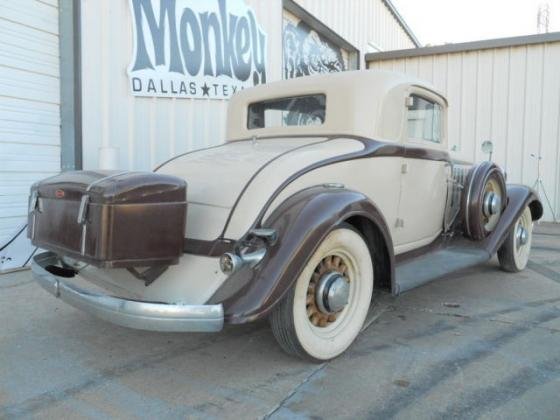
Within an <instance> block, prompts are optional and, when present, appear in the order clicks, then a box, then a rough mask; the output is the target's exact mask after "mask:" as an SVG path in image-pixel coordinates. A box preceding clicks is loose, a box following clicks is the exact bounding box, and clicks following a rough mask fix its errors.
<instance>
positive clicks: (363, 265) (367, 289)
mask: <svg viewBox="0 0 560 420" xmlns="http://www.w3.org/2000/svg"><path fill="white" fill-rule="evenodd" d="M333 276H334V277H333ZM332 278H337V279H338V281H339V285H342V286H341V287H342V288H343V289H344V290H345V291H346V294H345V295H344V296H346V299H343V300H344V301H347V303H346V304H340V305H339V306H338V308H339V309H338V310H334V309H332V308H330V307H329V305H331V304H333V305H334V304H335V303H337V301H336V299H335V298H331V296H334V292H333V295H331V294H330V293H328V291H331V290H337V289H336V287H335V288H334V289H333V288H332V287H331V286H325V285H333V284H334V282H332V283H331V282H330V281H329V279H332ZM344 282H345V283H344ZM338 290H340V289H338ZM322 292H324V293H322ZM372 293H373V265H372V260H371V255H370V252H369V248H368V246H367V244H366V242H365V240H364V239H363V237H362V235H360V234H359V233H358V232H357V231H356V230H355V229H354V228H352V227H351V226H350V225H346V224H344V225H341V226H340V227H338V228H335V229H334V230H333V231H331V232H330V233H329V234H328V235H327V237H326V238H325V239H324V240H323V242H322V243H321V244H320V245H319V247H318V248H317V250H316V251H315V253H314V254H313V255H312V256H311V258H310V259H309V261H308V263H307V264H306V266H305V268H304V269H303V271H302V273H301V274H300V276H299V277H298V279H297V280H296V283H295V284H294V286H293V287H292V288H291V289H290V290H289V291H288V293H287V295H286V296H285V297H284V298H283V299H282V301H281V302H280V303H279V304H278V305H277V306H276V308H275V309H274V311H273V312H272V314H271V316H270V323H271V326H272V332H273V334H274V337H275V338H276V340H277V341H278V343H279V344H280V347H282V349H283V350H284V351H285V352H286V353H288V354H291V355H294V356H298V357H300V358H302V359H307V360H311V361H313V362H323V361H326V360H330V359H333V358H335V357H337V356H339V355H340V354H342V353H343V352H344V351H345V350H346V349H347V348H348V347H349V346H350V345H351V344H352V342H353V341H354V340H355V338H356V337H357V335H358V334H359V332H360V330H361V329H362V326H363V324H364V321H365V319H366V316H367V313H368V310H369V306H370V303H371V297H372ZM319 296H322V299H321V298H320V297H319ZM327 296H328V297H327ZM338 296H340V295H338ZM331 299H332V300H331ZM340 308H341V309H340Z"/></svg>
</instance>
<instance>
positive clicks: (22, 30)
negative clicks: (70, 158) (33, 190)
mask: <svg viewBox="0 0 560 420" xmlns="http://www.w3.org/2000/svg"><path fill="white" fill-rule="evenodd" d="M58 12H59V10H58V2H57V1H56V0H42V1H36V0H33V1H31V0H30V1H4V2H1V4H0V34H1V35H0V39H1V40H2V42H0V56H1V57H2V59H1V62H2V68H1V75H2V76H1V78H0V272H1V271H2V270H8V269H12V268H17V267H19V266H21V265H23V264H25V262H26V261H27V260H28V259H29V255H30V253H31V251H32V249H33V248H31V246H30V243H29V242H28V240H27V239H26V237H25V230H24V227H25V224H26V220H27V199H28V196H29V187H30V186H31V184H33V183H34V182H35V181H38V180H40V179H43V178H46V177H48V176H51V175H54V174H56V173H58V172H60V93H59V92H60V80H59V79H60V76H59V74H60V68H59V67H60V66H59V55H60V54H59V46H58V44H59V33H58V32H59V30H58Z"/></svg>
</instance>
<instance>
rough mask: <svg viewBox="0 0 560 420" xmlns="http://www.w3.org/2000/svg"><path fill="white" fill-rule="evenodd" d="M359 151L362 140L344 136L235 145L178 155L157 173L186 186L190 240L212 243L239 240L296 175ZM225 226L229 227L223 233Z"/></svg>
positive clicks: (246, 141) (228, 144)
mask: <svg viewBox="0 0 560 420" xmlns="http://www.w3.org/2000/svg"><path fill="white" fill-rule="evenodd" d="M361 149H363V144H362V142H360V141H357V140H353V139H344V138H340V139H327V138H326V137H310V138H289V139H282V138H278V139H265V140H257V141H253V140H244V141H235V142H229V143H225V144H222V145H218V146H215V147H211V148H208V149H203V150H200V151H195V152H191V153H186V154H184V155H181V156H178V157H176V158H174V159H171V160H170V161H168V162H167V163H165V164H163V165H162V166H161V167H160V168H159V169H158V170H157V172H158V173H163V174H169V175H174V176H178V177H180V178H183V179H185V180H186V182H187V185H188V187H187V201H188V210H187V226H186V232H185V234H186V237H187V238H191V239H199V240H214V239H216V238H218V237H220V235H221V234H222V233H225V234H226V235H225V236H226V237H228V238H231V239H238V238H239V237H240V236H242V235H243V234H244V233H245V231H246V230H247V229H249V228H250V226H251V224H252V222H253V221H254V220H255V218H256V216H257V215H258V213H259V211H260V210H261V209H262V207H263V206H264V205H265V203H266V201H267V200H268V198H269V197H270V196H271V195H272V194H273V193H274V191H275V190H276V189H277V188H278V187H280V185H281V184H282V182H284V181H285V180H286V179H287V178H288V177H290V176H291V175H292V174H294V173H296V172H297V171H299V170H301V169H303V168H305V167H307V166H309V165H312V164H314V163H316V162H318V161H322V160H324V159H329V158H332V157H335V156H338V155H342V154H346V153H352V152H356V151H359V150H361ZM232 210H233V211H232ZM226 223H227V225H228V226H229V225H231V229H230V227H228V231H227V232H224V229H225V228H226Z"/></svg>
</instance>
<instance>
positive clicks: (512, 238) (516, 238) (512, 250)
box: [498, 207, 533, 273]
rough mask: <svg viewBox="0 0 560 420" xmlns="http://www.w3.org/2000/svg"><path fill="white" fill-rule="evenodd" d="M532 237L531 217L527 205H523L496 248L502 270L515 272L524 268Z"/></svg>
mask: <svg viewBox="0 0 560 420" xmlns="http://www.w3.org/2000/svg"><path fill="white" fill-rule="evenodd" d="M532 237H533V218H532V215H531V210H530V209H529V207H525V210H524V211H523V213H522V214H521V216H520V217H519V219H517V221H516V222H515V224H514V225H513V226H512V228H511V229H510V231H509V233H508V236H507V237H506V240H505V241H504V243H503V244H502V246H501V247H500V249H499V250H498V261H499V262H500V267H501V268H502V270H504V271H507V272H510V273H517V272H519V271H521V270H523V269H525V267H526V266H527V262H528V261H529V253H530V252H531V240H532Z"/></svg>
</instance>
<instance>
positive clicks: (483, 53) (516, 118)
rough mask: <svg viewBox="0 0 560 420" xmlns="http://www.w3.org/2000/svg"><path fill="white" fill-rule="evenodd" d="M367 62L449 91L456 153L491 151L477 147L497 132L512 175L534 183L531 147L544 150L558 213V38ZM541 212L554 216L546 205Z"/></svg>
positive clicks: (500, 159)
mask: <svg viewBox="0 0 560 420" xmlns="http://www.w3.org/2000/svg"><path fill="white" fill-rule="evenodd" d="M369 68H374V69H382V70H390V71H398V72H403V73H407V74H411V75H413V76H416V77H420V78H421V79H424V80H427V81H429V82H431V83H432V84H433V85H435V86H436V87H437V88H438V89H440V90H441V91H443V92H444V93H445V94H446V96H447V98H448V100H449V140H450V147H451V148H452V150H453V149H456V150H455V151H452V154H453V155H454V156H455V157H457V158H460V159H465V160H471V161H480V160H483V159H486V158H487V156H485V155H484V154H483V153H482V152H481V150H480V147H481V144H482V142H483V141H485V140H492V141H493V143H494V156H493V160H495V161H496V162H497V163H498V164H500V165H501V166H502V167H504V168H505V169H506V171H507V174H508V182H512V183H523V184H527V185H533V183H534V182H535V180H536V178H537V160H536V159H535V158H534V157H532V156H531V154H535V155H537V156H539V155H540V156H542V157H543V160H542V161H541V168H542V169H541V171H542V179H543V181H544V184H545V188H546V191H547V193H548V195H549V198H550V200H551V201H552V204H553V207H554V212H555V214H556V215H560V77H559V75H560V42H551V43H540V44H533V45H524V46H514V47H503V48H492V49H481V50H478V51H468V52H455V53H447V54H436V55H428V56H421V57H402V58H396V59H388V60H380V61H372V62H370V63H369ZM541 195H542V193H541ZM545 206H546V204H545ZM544 220H548V221H550V220H552V213H551V211H550V210H549V209H548V208H546V209H545V216H544Z"/></svg>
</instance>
